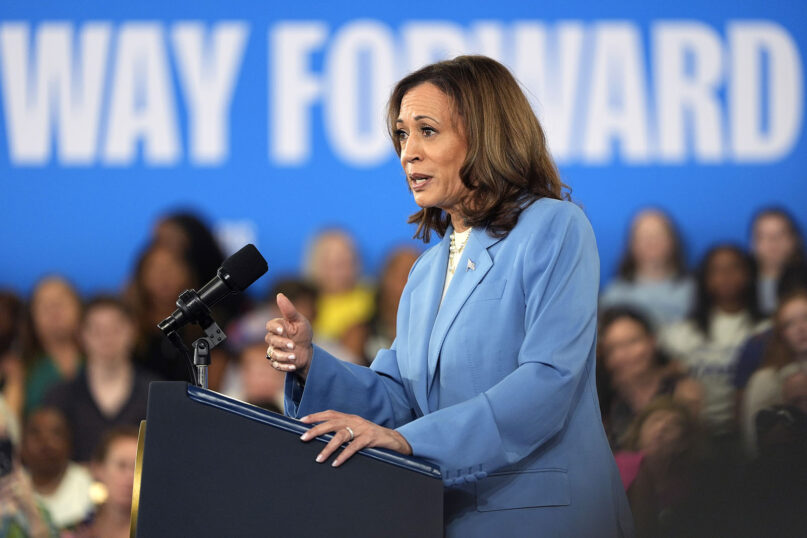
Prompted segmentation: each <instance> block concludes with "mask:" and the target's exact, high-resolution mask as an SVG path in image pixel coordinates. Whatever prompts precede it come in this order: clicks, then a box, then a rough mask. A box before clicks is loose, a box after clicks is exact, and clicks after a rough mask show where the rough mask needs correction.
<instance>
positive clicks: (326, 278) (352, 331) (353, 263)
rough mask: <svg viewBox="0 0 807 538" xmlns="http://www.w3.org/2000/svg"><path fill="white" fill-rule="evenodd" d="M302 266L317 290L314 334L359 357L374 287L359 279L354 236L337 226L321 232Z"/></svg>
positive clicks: (358, 262) (365, 335)
mask: <svg viewBox="0 0 807 538" xmlns="http://www.w3.org/2000/svg"><path fill="white" fill-rule="evenodd" d="M305 267H306V277H307V278H308V279H309V280H311V282H313V283H314V285H316V286H317V290H318V291H319V297H318V299H317V319H316V321H314V320H312V325H313V328H314V333H315V334H317V335H319V336H320V337H322V338H327V339H329V340H335V341H338V342H339V343H340V344H341V345H343V346H344V347H346V348H347V349H348V350H350V352H351V353H352V354H353V355H354V356H356V357H362V356H363V353H364V344H365V341H366V339H367V323H368V322H369V321H370V318H372V316H373V306H374V305H373V290H372V288H371V287H370V286H368V285H366V284H364V283H362V282H361V281H360V277H361V262H360V259H359V252H358V249H357V248H356V244H355V242H354V241H353V238H352V237H351V236H350V235H348V233H347V232H345V231H342V230H338V229H332V230H326V231H324V232H322V233H320V234H319V235H317V237H316V238H315V239H314V241H313V243H312V245H311V248H310V249H309V253H308V260H307V261H306V264H305Z"/></svg>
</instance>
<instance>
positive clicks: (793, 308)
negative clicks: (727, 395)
mask: <svg viewBox="0 0 807 538" xmlns="http://www.w3.org/2000/svg"><path fill="white" fill-rule="evenodd" d="M799 371H802V372H803V371H807V289H800V290H795V291H794V292H792V293H791V294H789V295H786V296H784V297H782V299H781V301H780V303H779V308H777V310H776V314H775V315H774V327H773V336H772V338H771V339H770V341H769V342H768V346H767V349H766V351H765V359H764V361H763V363H762V366H760V368H759V369H758V370H757V371H756V372H755V373H754V375H752V376H751V379H750V380H749V382H748V385H747V387H746V389H745V391H744V393H743V397H742V402H741V408H740V413H741V415H740V418H741V426H742V433H743V437H744V439H745V443H746V448H747V449H748V451H749V452H750V453H751V454H753V451H754V449H755V447H756V444H757V443H756V438H755V437H756V416H757V413H759V411H761V410H762V409H764V408H766V407H769V406H772V405H775V404H781V403H783V394H782V389H783V379H784V377H785V376H787V375H789V374H790V373H794V372H799Z"/></svg>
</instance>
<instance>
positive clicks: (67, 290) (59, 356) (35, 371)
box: [23, 276, 83, 414]
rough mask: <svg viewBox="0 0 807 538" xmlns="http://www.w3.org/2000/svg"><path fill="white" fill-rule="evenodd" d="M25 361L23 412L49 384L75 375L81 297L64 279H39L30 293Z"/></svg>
mask: <svg viewBox="0 0 807 538" xmlns="http://www.w3.org/2000/svg"><path fill="white" fill-rule="evenodd" d="M29 317H30V320H29V323H28V324H27V327H28V329H30V330H29V331H28V333H27V338H26V341H25V343H24V348H23V359H24V361H25V406H24V409H25V413H26V414H27V413H28V412H29V411H30V410H32V409H34V408H36V407H38V406H39V405H40V404H41V403H42V399H43V398H44V397H45V394H46V393H47V391H48V390H50V388H51V387H52V386H53V385H55V384H56V383H58V382H60V381H68V380H71V379H73V378H75V377H76V374H78V371H79V370H80V369H81V365H82V363H83V358H82V356H81V350H80V348H79V343H78V330H79V322H80V320H81V299H80V298H79V295H78V293H77V292H76V290H75V289H74V288H73V286H71V285H70V284H69V283H68V282H67V281H66V280H65V279H63V278H61V277H58V276H51V277H47V278H44V279H42V280H41V281H40V282H39V283H38V284H37V285H36V287H35V288H34V291H33V293H32V294H31V304H30V307H29Z"/></svg>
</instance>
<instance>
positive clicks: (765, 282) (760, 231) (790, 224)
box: [751, 207, 807, 314]
mask: <svg viewBox="0 0 807 538" xmlns="http://www.w3.org/2000/svg"><path fill="white" fill-rule="evenodd" d="M751 251H752V252H753V254H754V258H755V260H756V264H757V267H758V276H757V294H758V299H759V305H760V309H761V311H762V312H763V313H764V314H772V313H773V311H774V310H776V285H777V282H778V281H779V278H780V277H781V275H782V272H783V271H784V270H785V268H786V267H787V266H788V265H790V264H794V263H804V262H805V261H807V260H806V259H805V253H804V239H803V238H802V235H801V232H800V231H799V227H798V225H797V224H796V220H795V219H794V218H793V217H792V216H791V215H790V213H789V212H787V211H786V210H785V209H782V208H777V207H772V208H767V209H763V210H761V211H759V212H758V213H757V214H756V215H755V216H754V219H753V221H752V224H751Z"/></svg>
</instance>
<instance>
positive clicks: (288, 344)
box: [286, 342, 294, 349]
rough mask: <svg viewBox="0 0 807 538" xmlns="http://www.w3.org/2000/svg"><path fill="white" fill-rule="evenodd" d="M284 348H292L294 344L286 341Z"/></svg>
mask: <svg viewBox="0 0 807 538" xmlns="http://www.w3.org/2000/svg"><path fill="white" fill-rule="evenodd" d="M286 349H294V344H292V343H291V342H288V343H287V344H286Z"/></svg>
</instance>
